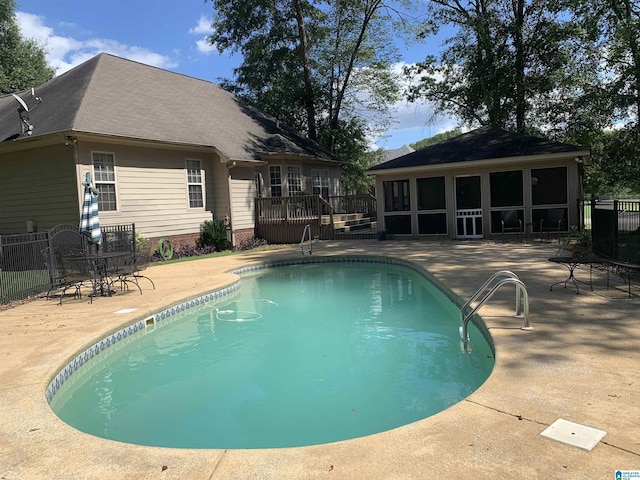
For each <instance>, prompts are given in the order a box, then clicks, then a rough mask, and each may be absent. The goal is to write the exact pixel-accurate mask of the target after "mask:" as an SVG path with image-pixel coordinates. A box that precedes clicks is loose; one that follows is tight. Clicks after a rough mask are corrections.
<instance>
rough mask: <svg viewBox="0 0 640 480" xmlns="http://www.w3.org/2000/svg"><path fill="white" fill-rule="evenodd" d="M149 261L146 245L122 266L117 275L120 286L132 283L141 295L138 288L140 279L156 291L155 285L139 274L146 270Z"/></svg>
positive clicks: (148, 249) (149, 252) (149, 255)
mask: <svg viewBox="0 0 640 480" xmlns="http://www.w3.org/2000/svg"><path fill="white" fill-rule="evenodd" d="M150 261H151V248H150V247H149V246H148V245H146V246H143V247H140V248H139V249H138V250H137V251H136V253H135V255H133V256H132V257H131V258H130V259H129V260H128V262H127V263H126V264H125V265H123V266H122V270H121V272H120V273H119V274H118V279H117V280H116V281H119V282H120V284H121V287H122V286H126V285H127V284H128V283H133V284H134V285H135V286H136V287H138V290H140V293H141V294H142V287H140V279H141V278H145V279H147V280H148V281H149V282H150V283H151V286H152V287H153V289H154V290H155V289H156V285H155V283H153V280H151V279H150V278H149V277H147V276H145V275H143V274H142V273H141V272H142V271H144V270H145V269H146V268H147V265H148V264H149V262H150Z"/></svg>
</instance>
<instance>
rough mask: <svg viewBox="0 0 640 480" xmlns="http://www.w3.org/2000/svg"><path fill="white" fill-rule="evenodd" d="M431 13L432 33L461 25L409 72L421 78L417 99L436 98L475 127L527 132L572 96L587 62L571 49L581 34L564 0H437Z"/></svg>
mask: <svg viewBox="0 0 640 480" xmlns="http://www.w3.org/2000/svg"><path fill="white" fill-rule="evenodd" d="M428 16H429V20H428V22H427V24H426V26H425V35H428V34H430V33H433V32H435V31H437V28H438V27H439V26H442V25H453V26H455V27H457V29H458V30H457V33H456V35H455V36H454V37H452V38H450V39H449V40H448V41H447V43H446V45H447V48H446V49H445V50H444V52H443V53H442V55H441V57H440V58H435V57H428V58H427V59H425V61H424V62H422V63H420V64H418V65H417V66H416V67H415V68H413V69H410V70H409V71H408V73H409V74H411V75H421V77H420V78H419V82H418V83H417V84H416V85H414V86H413V87H412V88H411V89H410V91H409V97H410V99H416V98H418V97H424V98H426V99H428V100H431V101H433V102H435V103H436V105H437V107H438V109H439V111H441V112H447V113H451V114H453V115H454V116H457V117H459V118H461V119H462V120H463V121H464V122H465V123H467V124H469V125H493V126H496V127H501V128H508V129H513V130H516V131H520V132H525V131H530V130H531V128H532V127H533V126H539V123H540V122H539V119H540V117H541V115H542V114H543V113H542V112H545V114H546V115H547V117H548V116H549V114H550V113H552V112H553V110H549V108H548V105H549V102H553V101H554V99H555V97H556V96H567V97H571V96H572V95H573V88H574V83H573V79H574V76H573V74H574V73H575V72H576V71H577V70H578V67H580V68H582V67H583V65H584V62H585V61H584V59H583V58H582V57H581V56H578V55H577V54H576V50H575V49H574V48H571V46H572V43H575V42H576V41H577V39H578V38H579V33H580V32H579V31H578V29H577V28H576V26H575V24H574V23H573V22H572V21H571V19H570V18H569V17H568V16H567V6H566V5H564V4H563V2H562V1H560V0H557V1H556V0H554V1H546V0H473V1H470V2H467V3H465V4H464V5H463V4H462V3H461V2H458V1H456V0H432V1H431V3H430V7H429V9H428ZM550 120H552V121H553V120H554V119H550Z"/></svg>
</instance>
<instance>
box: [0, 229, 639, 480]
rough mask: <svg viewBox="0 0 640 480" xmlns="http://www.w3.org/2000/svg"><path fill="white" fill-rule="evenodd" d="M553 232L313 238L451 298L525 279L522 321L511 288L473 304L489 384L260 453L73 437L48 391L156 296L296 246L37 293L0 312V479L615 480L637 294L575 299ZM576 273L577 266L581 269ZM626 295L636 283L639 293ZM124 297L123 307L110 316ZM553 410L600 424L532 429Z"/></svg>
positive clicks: (162, 299)
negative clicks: (351, 431) (59, 297)
mask: <svg viewBox="0 0 640 480" xmlns="http://www.w3.org/2000/svg"><path fill="white" fill-rule="evenodd" d="M556 250H557V244H556V245H552V244H542V245H540V244H536V245H530V244H507V245H502V244H495V243H493V242H442V243H440V242H421V241H386V242H378V241H376V240H360V241H352V242H321V243H319V244H315V245H314V251H313V255H314V256H320V255H337V254H345V253H348V254H370V255H376V254H383V255H385V256H396V257H399V258H403V259H406V260H410V261H413V262H415V263H417V264H419V265H421V266H423V267H425V268H426V269H428V270H429V271H430V272H431V273H432V274H434V275H435V276H436V277H438V278H439V279H440V280H441V281H443V282H444V283H445V284H447V285H448V286H449V287H450V288H451V289H452V290H453V291H454V292H456V293H457V294H458V295H460V296H461V297H464V298H468V297H469V296H471V295H472V294H473V293H474V292H475V290H476V289H477V288H478V287H479V286H480V285H481V284H482V283H483V282H484V281H485V280H486V279H487V278H488V277H489V275H491V274H492V273H493V272H495V271H497V270H502V269H508V270H512V271H514V272H515V273H517V274H518V276H519V277H520V278H521V279H522V280H523V281H524V283H525V284H526V285H527V289H528V291H529V296H530V303H531V322H532V326H533V327H534V330H533V331H530V332H526V331H522V330H520V329H519V328H518V327H519V326H520V325H521V320H517V319H514V318H512V317H511V315H512V314H513V311H512V309H513V290H512V289H510V288H509V289H504V290H505V291H504V293H503V292H499V293H498V294H496V295H495V296H494V297H493V299H492V300H491V302H489V304H488V305H487V307H485V308H483V310H482V311H481V314H482V316H483V318H484V321H485V322H486V324H487V325H488V327H489V329H490V332H491V334H492V336H493V338H494V342H495V345H496V351H497V354H496V365H495V369H494V372H493V373H492V375H491V377H490V378H489V379H488V380H487V382H486V383H485V384H484V385H483V386H482V387H481V388H480V389H479V390H477V391H476V392H475V393H473V394H472V395H471V396H470V397H468V398H467V399H466V400H464V401H462V402H460V403H458V404H456V405H453V406H452V407H450V408H449V409H447V410H445V411H444V412H441V413H439V414H437V415H435V416H433V417H430V418H427V419H424V420H421V421H418V422H416V423H413V424H410V425H407V426H404V427H401V428H397V429H394V430H391V431H388V432H384V433H380V434H377V435H372V436H369V437H363V438H359V439H354V440H348V441H343V442H337V443H332V444H328V445H321V446H312V447H302V448H292V449H269V450H188V449H167V448H152V447H141V446H136V445H128V444H122V443H118V442H113V441H109V440H104V439H100V438H96V437H93V436H90V435H86V434H83V433H80V432H78V431H76V430H74V429H73V428H71V427H69V426H68V425H66V424H65V423H63V422H62V421H61V420H59V419H58V418H57V417H56V416H55V415H54V414H53V413H52V411H51V410H50V408H49V406H48V404H47V402H46V399H45V394H44V392H45V389H46V387H47V384H48V382H49V381H50V380H51V378H52V377H53V376H54V375H55V374H56V373H57V372H58V371H59V369H60V367H61V366H62V365H63V364H65V363H66V362H67V361H68V360H69V359H70V358H71V357H73V356H74V354H75V353H77V352H78V351H79V350H81V349H82V348H83V347H86V346H87V345H90V344H91V343H92V342H93V341H95V340H96V339H98V338H102V337H103V336H104V335H105V334H106V333H107V332H110V331H112V330H114V329H116V328H117V327H120V326H122V325H126V324H130V323H132V322H133V320H135V319H137V318H140V317H142V316H144V315H147V314H149V313H151V312H152V311H153V310H156V309H157V308H158V307H160V306H163V305H169V304H173V303H175V302H178V301H181V300H184V299H186V298H189V297H192V296H195V295H196V294H198V293H203V292H207V291H211V290H213V289H217V288H218V287H222V286H225V285H228V284H230V283H233V282H235V280H236V277H235V276H234V275H232V274H229V273H226V272H227V271H228V270H230V269H232V268H237V267H239V266H243V265H249V264H255V263H260V262H262V261H263V260H265V259H266V260H274V259H278V258H283V257H294V258H299V257H300V249H299V247H298V246H296V247H287V248H284V249H281V250H275V251H265V252H260V253H250V254H243V255H233V256H228V257H221V258H217V259H204V260H197V261H191V262H186V263H176V264H171V265H161V266H153V267H150V268H149V269H148V270H147V271H146V273H147V274H148V275H149V276H150V277H152V278H153V280H154V281H155V283H156V286H157V288H156V290H151V289H149V288H144V286H143V288H144V293H143V295H140V294H139V293H138V292H137V291H130V292H125V293H122V294H121V293H118V294H117V295H115V296H114V297H111V298H97V299H95V301H94V303H93V304H89V303H87V301H86V299H83V300H76V299H68V300H65V302H64V303H63V305H62V306H59V305H58V304H57V302H56V301H55V300H49V301H47V300H45V299H38V300H35V301H33V302H30V303H27V304H24V305H20V306H17V307H14V308H11V309H8V310H4V311H0V359H1V362H0V479H2V480H13V479H25V480H38V479H47V480H50V479H73V480H79V479H100V480H102V479H135V480H140V479H236V480H237V479H261V480H263V479H278V480H281V479H309V478H331V479H435V478H461V479H475V480H479V479H498V478H518V479H520V478H526V479H544V480H549V479H556V478H557V479H580V480H584V479H594V480H596V479H597V480H601V479H609V478H611V479H613V478H615V475H614V472H615V471H616V470H640V352H639V346H640V299H639V297H637V296H635V297H633V298H631V299H629V298H627V294H626V291H622V290H617V289H613V290H606V289H605V287H604V281H603V280H602V279H597V281H596V289H595V291H594V292H591V291H590V290H589V289H588V288H582V289H581V293H580V295H576V293H575V290H574V289H573V288H572V287H571V286H569V287H567V288H566V289H565V288H563V286H562V285H559V286H556V287H554V290H553V292H550V291H549V285H551V284H552V283H554V282H557V281H559V280H562V279H563V278H565V277H566V275H567V270H566V269H565V268H564V267H563V266H562V265H558V264H554V263H551V262H549V261H547V259H548V258H549V257H551V256H553V255H554V254H555V252H556ZM578 278H581V279H584V280H588V272H585V271H580V272H578ZM636 291H637V290H636ZM125 308H131V309H135V311H133V312H131V313H125V314H115V313H114V312H116V311H118V310H121V309H125ZM559 418H562V419H565V420H569V421H571V422H575V423H579V424H582V425H587V426H590V427H593V428H597V429H600V430H604V431H606V432H607V434H606V436H605V437H604V438H603V440H602V441H600V442H599V443H598V444H597V445H596V446H595V448H593V449H592V450H591V451H586V450H582V449H580V448H577V447H574V446H570V445H567V444H564V443H560V442H556V441H553V440H550V439H547V438H544V437H542V436H540V432H542V431H543V430H544V429H545V428H546V427H547V426H549V425H550V424H551V423H553V422H554V421H556V420H557V419H559Z"/></svg>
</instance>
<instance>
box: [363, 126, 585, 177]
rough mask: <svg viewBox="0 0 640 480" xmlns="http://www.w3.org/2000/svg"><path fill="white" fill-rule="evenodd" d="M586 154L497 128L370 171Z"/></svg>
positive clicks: (377, 166)
mask: <svg viewBox="0 0 640 480" xmlns="http://www.w3.org/2000/svg"><path fill="white" fill-rule="evenodd" d="M584 150H586V149H585V148H583V147H578V146H575V145H569V144H566V143H560V142H553V141H551V140H546V139H544V138H539V137H534V136H532V135H525V134H522V133H515V132H509V131H507V130H502V129H500V128H494V127H481V128H478V129H476V130H472V131H470V132H467V133H463V134H462V135H458V136H457V137H454V138H450V139H449V140H445V141H444V142H441V143H437V144H435V145H430V146H428V147H425V148H422V149H420V150H416V151H415V152H413V153H409V154H407V155H403V156H401V157H398V158H394V159H392V160H389V161H387V162H384V163H381V164H379V165H376V166H374V167H371V168H370V169H369V170H370V171H378V170H388V169H394V168H408V167H421V166H429V165H444V164H450V163H458V162H471V161H478V160H493V159H499V158H511V157H529V156H534V155H545V154H556V153H567V154H571V153H574V152H576V153H577V152H583V151H584Z"/></svg>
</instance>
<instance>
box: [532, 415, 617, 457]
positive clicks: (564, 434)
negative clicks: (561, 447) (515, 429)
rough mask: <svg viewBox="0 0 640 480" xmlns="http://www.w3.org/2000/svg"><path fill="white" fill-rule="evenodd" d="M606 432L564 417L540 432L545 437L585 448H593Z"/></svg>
mask: <svg viewBox="0 0 640 480" xmlns="http://www.w3.org/2000/svg"><path fill="white" fill-rule="evenodd" d="M606 434H607V432H605V431H602V430H598V429H597V428H591V427H587V426H585V425H580V424H579V423H573V422H569V421H568V420H563V419H562V418H559V419H558V420H556V421H555V422H553V423H552V424H551V425H549V426H548V427H547V428H546V429H544V430H543V431H542V432H541V433H540V435H542V436H543V437H547V438H550V439H551V440H557V441H558V442H562V443H566V444H569V445H573V446H574V447H578V448H582V449H583V450H591V449H592V448H593V447H595V446H596V445H597V444H598V442H599V441H600V440H602V438H603V437H604V436H605V435H606Z"/></svg>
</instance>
